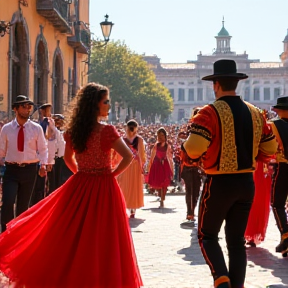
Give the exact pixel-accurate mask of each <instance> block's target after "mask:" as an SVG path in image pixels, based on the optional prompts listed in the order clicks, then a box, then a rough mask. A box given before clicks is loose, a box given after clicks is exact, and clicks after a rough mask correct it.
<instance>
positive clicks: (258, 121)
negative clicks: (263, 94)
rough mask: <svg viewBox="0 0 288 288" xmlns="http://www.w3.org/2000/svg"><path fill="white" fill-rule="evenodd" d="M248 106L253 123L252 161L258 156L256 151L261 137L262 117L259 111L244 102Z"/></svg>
mask: <svg viewBox="0 0 288 288" xmlns="http://www.w3.org/2000/svg"><path fill="white" fill-rule="evenodd" d="M245 104H246V105H247V106H248V108H249V110H250V113H251V116H252V122H253V147H254V148H253V160H254V159H255V158H256V156H257V154H258V149H259V145H260V141H261V137H262V130H263V117H262V116H261V114H260V111H259V110H257V108H256V107H255V106H253V105H252V104H250V103H248V102H245Z"/></svg>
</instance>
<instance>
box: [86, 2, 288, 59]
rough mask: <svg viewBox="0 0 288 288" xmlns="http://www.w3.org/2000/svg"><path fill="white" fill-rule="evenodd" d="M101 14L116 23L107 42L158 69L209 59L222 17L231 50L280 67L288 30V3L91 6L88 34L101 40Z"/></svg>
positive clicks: (172, 3) (148, 3) (95, 4)
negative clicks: (154, 60) (120, 44)
mask: <svg viewBox="0 0 288 288" xmlns="http://www.w3.org/2000/svg"><path fill="white" fill-rule="evenodd" d="M84 1H85V0H84ZM105 14H108V15H109V20H110V21H112V22H113V23H115V25H114V26H113V29H112V33H111V39H113V40H121V41H124V42H125V43H126V44H127V45H128V46H129V47H130V49H131V50H132V51H135V52H136V53H138V54H143V53H146V55H152V54H156V55H157V56H158V57H159V58H161V62H162V63H186V62H187V60H196V59H197V54H199V51H201V52H202V54H211V53H212V50H213V48H215V47H216V40H215V38H214V36H216V35H217V34H218V32H219V31H220V30H221V28H222V18H223V16H224V18H225V28H226V29H227V31H228V32H229V34H230V35H231V36H232V39H231V48H232V50H233V51H235V52H237V53H239V54H240V53H243V52H244V51H246V53H247V54H249V58H250V59H260V60H261V61H262V62H269V61H276V62H278V61H280V60H279V55H280V54H281V52H282V51H283V43H282V41H283V40H284V38H285V36H286V35H287V29H288V16H287V15H288V1H287V0H238V1H236V0H197V1H196V0H177V1H176V0H104V1H99V0H90V29H91V31H92V33H94V35H95V37H98V38H101V39H102V33H101V29H100V25H99V23H100V22H101V21H103V20H104V15H105Z"/></svg>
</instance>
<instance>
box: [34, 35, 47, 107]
mask: <svg viewBox="0 0 288 288" xmlns="http://www.w3.org/2000/svg"><path fill="white" fill-rule="evenodd" d="M39 37H40V38H39ZM39 37H38V39H37V41H36V50H35V51H36V52H35V65H34V68H35V70H34V101H35V103H36V104H37V105H41V104H44V103H46V102H47V101H48V97H47V94H48V73H49V70H48V67H49V66H48V52H47V44H46V41H45V40H44V38H43V36H42V35H41V36H39Z"/></svg>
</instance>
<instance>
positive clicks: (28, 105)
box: [20, 103, 32, 109]
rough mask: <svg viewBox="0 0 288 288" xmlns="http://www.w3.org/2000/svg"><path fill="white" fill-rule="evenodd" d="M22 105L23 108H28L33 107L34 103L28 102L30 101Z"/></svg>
mask: <svg viewBox="0 0 288 288" xmlns="http://www.w3.org/2000/svg"><path fill="white" fill-rule="evenodd" d="M20 106H21V107H22V108H26V109H31V108H32V104H28V103H25V104H20Z"/></svg>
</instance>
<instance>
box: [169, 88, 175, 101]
mask: <svg viewBox="0 0 288 288" xmlns="http://www.w3.org/2000/svg"><path fill="white" fill-rule="evenodd" d="M169 92H170V95H171V98H172V99H174V89H169Z"/></svg>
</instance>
